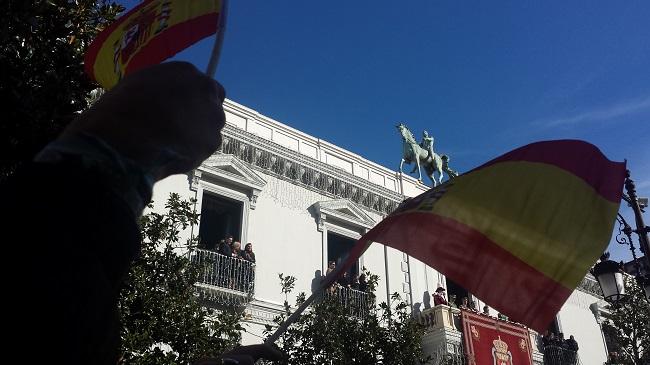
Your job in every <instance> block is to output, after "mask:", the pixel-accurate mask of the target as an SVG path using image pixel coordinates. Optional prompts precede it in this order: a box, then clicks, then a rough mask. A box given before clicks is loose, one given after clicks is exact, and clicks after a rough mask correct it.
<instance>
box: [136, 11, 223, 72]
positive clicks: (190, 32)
mask: <svg viewBox="0 0 650 365" xmlns="http://www.w3.org/2000/svg"><path fill="white" fill-rule="evenodd" d="M218 22H219V13H209V14H205V15H201V16H198V17H196V18H192V19H190V20H188V21H185V22H182V23H178V24H175V25H173V26H171V27H169V28H167V29H166V30H164V31H163V32H162V33H160V34H159V35H157V36H155V37H153V38H152V39H151V40H150V41H149V43H147V45H146V46H144V47H143V48H142V49H140V50H139V51H138V52H137V53H136V54H135V55H134V56H133V58H132V59H131V61H130V62H129V64H128V66H127V68H126V72H125V75H126V74H129V73H132V72H134V71H137V70H139V69H141V68H144V67H147V66H151V65H155V64H158V63H160V62H162V61H164V60H166V59H167V58H169V57H171V56H173V55H175V54H176V53H178V52H180V51H182V50H184V49H185V48H187V47H188V46H190V45H192V44H194V43H195V42H197V41H199V40H201V39H203V38H205V37H208V36H210V35H211V34H214V33H215V31H216V30H217V27H218Z"/></svg>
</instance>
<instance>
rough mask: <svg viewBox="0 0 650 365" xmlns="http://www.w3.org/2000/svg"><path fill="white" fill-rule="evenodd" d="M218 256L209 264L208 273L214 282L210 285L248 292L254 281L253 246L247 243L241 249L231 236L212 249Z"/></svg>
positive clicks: (239, 244)
mask: <svg viewBox="0 0 650 365" xmlns="http://www.w3.org/2000/svg"><path fill="white" fill-rule="evenodd" d="M212 250H213V251H216V252H217V253H218V254H219V255H217V256H216V257H215V258H214V262H211V263H210V267H209V268H208V270H210V273H211V275H212V277H213V279H214V280H211V283H212V284H214V285H218V286H220V287H224V288H229V289H233V290H238V291H245V292H248V291H249V290H251V289H252V288H253V283H254V281H255V269H254V268H253V265H252V264H254V263H255V252H253V244H252V243H250V242H249V243H247V244H246V246H245V247H244V249H243V250H242V249H241V243H240V242H239V241H235V240H234V238H233V236H232V235H229V236H226V238H224V239H222V240H220V241H219V242H218V244H217V245H216V246H215V247H212Z"/></svg>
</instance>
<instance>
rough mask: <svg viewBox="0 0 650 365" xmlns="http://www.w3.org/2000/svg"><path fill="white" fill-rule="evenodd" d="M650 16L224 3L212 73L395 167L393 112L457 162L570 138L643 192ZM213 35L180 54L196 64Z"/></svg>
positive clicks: (251, 100)
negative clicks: (224, 22) (222, 33)
mask: <svg viewBox="0 0 650 365" xmlns="http://www.w3.org/2000/svg"><path fill="white" fill-rule="evenodd" d="M134 3H135V2H134V1H127V2H126V4H127V6H132V5H133V4H134ZM497 4H498V5H497ZM649 19H650V2H647V1H626V2H604V1H582V2H561V1H545V2H528V1H526V2H524V1H502V2H492V1H484V2H464V1H442V0H426V1H425V0H411V1H402V2H396V1H378V0H375V1H365V0H355V1H347V2H344V1H338V2H331V1H320V2H317V1H297V0H294V1H231V2H230V14H229V19H228V22H229V24H228V29H227V34H226V39H225V45H224V49H223V53H222V57H221V61H220V66H219V70H218V73H217V79H218V80H219V81H220V82H221V83H222V84H223V85H224V86H225V88H226V90H227V93H228V97H229V98H230V99H232V100H235V101H237V102H239V103H241V104H244V105H246V106H248V107H251V108H253V109H256V110H258V111H259V112H261V113H263V114H265V115H268V116H270V117H272V118H274V119H277V120H279V121H281V122H284V123H286V124H288V125H290V126H292V127H294V128H297V129H299V130H302V131H304V132H306V133H309V134H311V135H314V136H317V137H320V138H323V139H325V140H328V141H330V142H332V143H334V144H337V145H339V146H342V147H343V148H346V149H348V150H351V151H353V152H355V153H358V154H360V155H362V156H364V157H366V158H368V159H370V160H373V161H375V162H378V163H380V164H382V165H384V166H387V167H389V168H397V166H398V163H399V159H400V154H401V141H400V138H399V135H398V134H397V131H396V129H395V127H394V126H395V125H396V124H397V123H398V122H400V121H401V122H405V123H406V124H407V125H408V126H409V127H410V128H411V130H413V132H414V133H415V134H416V136H418V137H419V136H420V135H421V132H422V130H423V129H426V130H428V131H429V132H430V133H431V134H433V136H434V137H435V139H436V142H435V148H436V151H437V152H440V153H445V154H449V155H450V156H451V158H452V162H451V164H452V167H453V168H455V169H457V170H459V171H466V170H468V169H471V168H472V167H475V166H477V165H479V164H481V163H483V162H485V161H487V160H489V159H491V158H493V157H496V156H498V155H500V154H502V153H504V152H507V151H509V150H511V149H513V148H516V147H519V146H521V145H524V144H527V143H530V142H533V141H539V140H547V139H563V138H577V139H583V140H586V141H589V142H591V143H593V144H595V145H597V146H598V147H599V148H601V150H602V151H603V152H604V153H605V154H606V155H607V156H608V157H609V158H610V159H612V160H617V161H622V160H623V159H627V160H628V166H629V168H630V170H631V171H632V176H633V178H635V180H636V181H637V187H638V190H639V195H641V196H650V143H649V138H650V21H649ZM212 42H213V38H210V39H207V40H205V41H202V42H200V43H198V44H197V45H195V46H193V47H191V48H190V49H188V50H186V51H184V52H183V53H181V54H179V55H178V56H177V57H176V58H177V59H183V60H188V61H191V62H193V63H194V64H196V65H197V66H198V67H199V68H202V69H204V68H205V65H206V64H207V60H208V57H209V54H210V50H211V47H212ZM622 211H625V212H627V211H629V209H628V208H627V207H624V209H622ZM625 215H626V216H627V217H628V218H630V214H628V213H626V214H625ZM646 220H650V214H647V215H646ZM614 246H615V245H614ZM611 248H612V252H613V256H614V257H615V258H618V259H623V258H625V259H628V258H629V257H630V254H629V252H626V251H625V249H624V248H623V247H622V246H618V247H611Z"/></svg>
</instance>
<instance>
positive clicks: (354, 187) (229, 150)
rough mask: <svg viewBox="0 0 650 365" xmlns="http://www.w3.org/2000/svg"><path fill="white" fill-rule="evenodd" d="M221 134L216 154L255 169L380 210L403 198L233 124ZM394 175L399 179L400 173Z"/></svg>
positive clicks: (319, 191)
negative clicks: (221, 138)
mask: <svg viewBox="0 0 650 365" xmlns="http://www.w3.org/2000/svg"><path fill="white" fill-rule="evenodd" d="M222 135H223V143H222V146H221V151H220V153H219V152H218V153H217V154H215V155H213V157H214V156H219V155H220V154H225V155H232V156H235V157H236V159H235V160H239V161H242V162H245V163H246V164H247V165H248V166H250V167H251V168H253V169H257V170H260V171H263V172H264V173H265V174H269V175H272V176H276V177H278V178H280V179H283V180H287V181H290V182H291V183H293V184H296V185H300V186H302V187H304V188H306V189H310V190H313V191H316V192H318V193H319V194H323V195H326V196H330V197H332V198H335V199H337V198H338V199H348V200H350V201H352V202H354V203H356V204H359V205H361V206H364V207H366V208H368V209H370V210H373V211H376V212H378V213H380V214H387V213H390V212H392V211H393V210H395V208H397V206H398V205H399V203H401V202H402V200H403V198H404V197H403V196H402V195H401V194H399V193H398V192H395V191H392V190H390V189H388V188H385V187H383V186H380V185H376V184H373V183H371V182H370V181H367V180H365V179H363V178H361V177H359V176H356V175H353V174H351V173H349V172H347V171H345V170H343V169H340V168H337V167H335V166H332V165H329V164H327V163H324V162H321V161H318V160H316V159H315V158H312V157H309V156H306V155H303V154H301V153H299V152H297V151H294V150H292V149H289V148H287V147H284V146H282V145H279V144H277V143H275V142H272V141H269V140H267V139H265V138H262V137H259V136H257V135H255V134H252V133H250V132H247V131H244V130H242V129H240V128H237V127H234V126H232V125H229V124H226V126H225V128H224V129H223V131H222ZM211 158H212V157H211ZM208 160H209V159H208ZM395 179H398V174H397V173H396V174H395Z"/></svg>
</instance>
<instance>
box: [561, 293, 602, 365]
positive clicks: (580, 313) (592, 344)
mask: <svg viewBox="0 0 650 365" xmlns="http://www.w3.org/2000/svg"><path fill="white" fill-rule="evenodd" d="M598 301H599V298H596V297H594V296H593V295H591V294H587V293H585V292H583V291H580V290H574V291H573V293H572V294H571V296H570V297H569V299H568V300H567V301H566V303H564V306H562V309H561V310H560V313H558V322H559V325H560V330H561V331H562V332H563V333H564V337H565V338H569V336H570V335H573V336H574V337H575V339H576V341H578V346H579V347H580V349H579V350H578V355H579V356H580V361H581V362H582V364H584V365H588V364H589V365H591V364H594V365H597V364H598V365H599V364H603V363H604V362H605V361H607V353H606V351H605V345H604V344H603V338H602V334H601V331H600V326H599V325H598V323H597V322H596V318H595V317H594V315H593V314H592V313H591V310H589V305H590V304H592V303H595V302H598Z"/></svg>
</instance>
